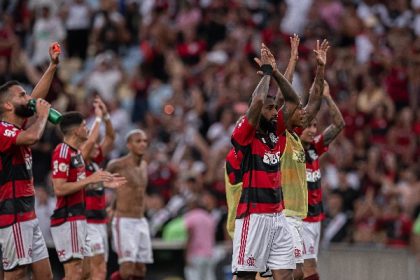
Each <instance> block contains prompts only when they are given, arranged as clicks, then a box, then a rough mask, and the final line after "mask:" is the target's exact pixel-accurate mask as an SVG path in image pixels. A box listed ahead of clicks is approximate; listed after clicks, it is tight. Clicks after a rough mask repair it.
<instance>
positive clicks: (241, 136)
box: [231, 116, 256, 150]
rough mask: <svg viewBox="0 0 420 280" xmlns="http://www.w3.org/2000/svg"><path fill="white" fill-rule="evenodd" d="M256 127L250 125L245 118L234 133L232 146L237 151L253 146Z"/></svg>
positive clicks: (237, 125) (240, 121)
mask: <svg viewBox="0 0 420 280" xmlns="http://www.w3.org/2000/svg"><path fill="white" fill-rule="evenodd" d="M255 131H256V129H255V127H254V126H253V125H252V124H250V123H249V121H248V118H247V117H246V116H245V117H243V118H242V119H241V120H239V122H238V123H237V124H236V126H235V128H234V129H233V133H232V138H231V141H232V145H233V146H234V147H235V149H237V150H241V149H242V148H244V147H245V146H247V145H249V144H251V142H252V139H253V138H254V135H255Z"/></svg>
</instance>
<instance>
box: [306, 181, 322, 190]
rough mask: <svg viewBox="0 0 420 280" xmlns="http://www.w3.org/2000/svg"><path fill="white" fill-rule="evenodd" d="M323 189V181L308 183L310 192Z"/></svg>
mask: <svg viewBox="0 0 420 280" xmlns="http://www.w3.org/2000/svg"><path fill="white" fill-rule="evenodd" d="M320 188H321V181H320V180H319V181H316V182H308V191H315V190H318V189H320Z"/></svg>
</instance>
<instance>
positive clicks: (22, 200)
mask: <svg viewBox="0 0 420 280" xmlns="http://www.w3.org/2000/svg"><path fill="white" fill-rule="evenodd" d="M34 209H35V197H34V196H25V197H19V198H15V199H6V200H3V201H0V215H1V214H3V215H10V214H15V213H17V214H18V215H19V213H26V212H32V211H34Z"/></svg>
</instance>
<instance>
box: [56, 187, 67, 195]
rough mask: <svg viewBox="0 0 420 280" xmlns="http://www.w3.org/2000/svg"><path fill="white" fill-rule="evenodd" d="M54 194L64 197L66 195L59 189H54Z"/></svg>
mask: <svg viewBox="0 0 420 280" xmlns="http://www.w3.org/2000/svg"><path fill="white" fill-rule="evenodd" d="M54 193H55V195H56V196H64V195H66V193H65V192H64V191H63V190H62V189H61V188H58V187H54Z"/></svg>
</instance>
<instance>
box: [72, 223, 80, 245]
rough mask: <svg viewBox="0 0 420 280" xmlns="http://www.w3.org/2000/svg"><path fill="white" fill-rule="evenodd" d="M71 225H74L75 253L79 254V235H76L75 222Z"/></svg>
mask: <svg viewBox="0 0 420 280" xmlns="http://www.w3.org/2000/svg"><path fill="white" fill-rule="evenodd" d="M73 223H74V228H75V233H74V234H75V236H74V238H75V240H76V252H77V253H79V252H80V249H79V238H78V237H79V235H78V234H77V221H74V222H73Z"/></svg>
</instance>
